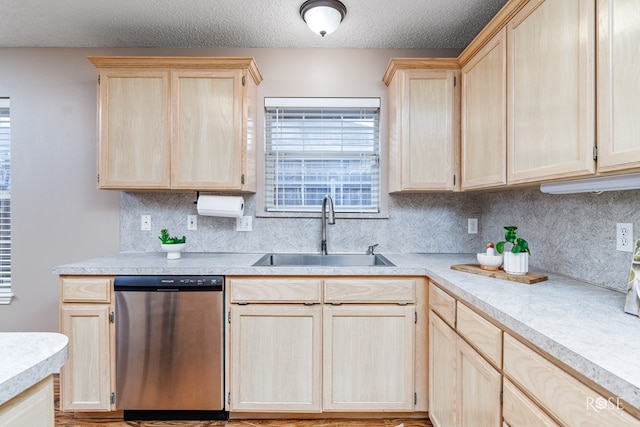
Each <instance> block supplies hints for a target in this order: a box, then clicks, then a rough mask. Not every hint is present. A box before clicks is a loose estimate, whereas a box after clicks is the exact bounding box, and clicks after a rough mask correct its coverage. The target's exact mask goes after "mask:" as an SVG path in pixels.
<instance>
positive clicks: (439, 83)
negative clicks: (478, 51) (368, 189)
mask: <svg viewBox="0 0 640 427" xmlns="http://www.w3.org/2000/svg"><path fill="white" fill-rule="evenodd" d="M458 74H459V72H458V71H455V70H398V71H396V74H395V76H394V78H393V81H392V82H391V83H390V85H389V98H390V103H391V104H392V105H391V107H390V119H389V121H390V123H389V191H390V192H400V191H421V190H423V191H428V190H436V191H438V190H440V191H442V190H454V189H456V188H457V187H456V185H459V182H457V183H456V178H455V177H454V175H457V173H458V169H459V148H458V140H459V137H458V135H459V130H458V129H459V127H458V123H457V119H458V114H457V107H458V105H459V94H458V91H457V88H456V86H455V85H456V84H457V83H456V82H457V76H458Z"/></svg>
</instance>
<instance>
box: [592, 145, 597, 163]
mask: <svg viewBox="0 0 640 427" xmlns="http://www.w3.org/2000/svg"><path fill="white" fill-rule="evenodd" d="M593 160H598V146H597V145H594V146H593Z"/></svg>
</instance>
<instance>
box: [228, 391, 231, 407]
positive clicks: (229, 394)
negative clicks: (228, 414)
mask: <svg viewBox="0 0 640 427" xmlns="http://www.w3.org/2000/svg"><path fill="white" fill-rule="evenodd" d="M227 404H228V405H231V392H230V391H228V392H227Z"/></svg>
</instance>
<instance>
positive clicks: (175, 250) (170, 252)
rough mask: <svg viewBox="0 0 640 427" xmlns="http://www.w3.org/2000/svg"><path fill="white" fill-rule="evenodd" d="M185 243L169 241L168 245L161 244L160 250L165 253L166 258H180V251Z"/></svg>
mask: <svg viewBox="0 0 640 427" xmlns="http://www.w3.org/2000/svg"><path fill="white" fill-rule="evenodd" d="M185 245H186V243H171V244H169V245H165V244H161V245H160V246H162V250H163V251H165V252H166V253H167V259H180V257H181V255H180V252H182V250H183V249H184V247H185Z"/></svg>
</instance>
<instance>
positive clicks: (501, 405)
mask: <svg viewBox="0 0 640 427" xmlns="http://www.w3.org/2000/svg"><path fill="white" fill-rule="evenodd" d="M502 391H503V390H502V388H501V389H500V406H502Z"/></svg>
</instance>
